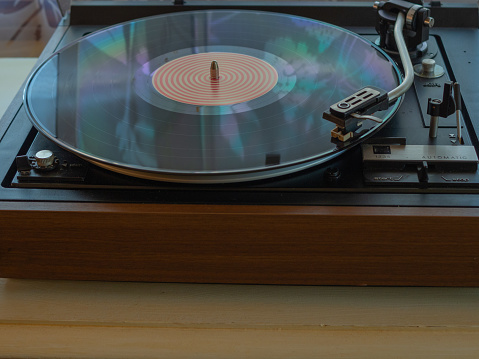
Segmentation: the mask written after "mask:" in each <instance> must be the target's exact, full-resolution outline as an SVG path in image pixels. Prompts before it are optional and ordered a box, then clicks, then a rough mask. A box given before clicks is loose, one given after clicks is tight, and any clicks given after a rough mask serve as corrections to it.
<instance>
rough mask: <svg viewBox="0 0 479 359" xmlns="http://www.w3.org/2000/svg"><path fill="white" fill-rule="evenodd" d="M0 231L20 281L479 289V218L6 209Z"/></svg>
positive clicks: (133, 207) (206, 208)
mask: <svg viewBox="0 0 479 359" xmlns="http://www.w3.org/2000/svg"><path fill="white" fill-rule="evenodd" d="M19 219H21V220H19ZM46 223H48V226H45V224H46ZM85 223H87V224H88V232H87V231H85V227H84V224H85ZM0 227H1V228H3V231H2V232H3V233H2V237H3V238H4V239H3V240H2V241H1V242H0V258H1V261H0V272H1V273H2V276H5V277H12V278H49V279H75V280H114V281H138V280H141V281H155V282H201V283H263V284H321V285H328V284H335V285H408V286H409V285H411V286H419V285H421V286H424V285H427V286H474V285H477V283H479V258H478V257H477V256H476V255H475V253H478V252H479V243H478V242H477V232H476V231H477V228H478V227H479V209H458V208H451V209H448V210H447V212H445V211H444V210H443V209H440V208H417V209H414V208H407V209H406V208H400V207H396V208H385V207H369V208H364V207H363V208H359V207H321V206H319V207H316V206H315V207H308V206H264V205H263V206H255V205H252V206H221V205H160V204H151V205H150V204H111V203H110V204H94V203H89V204H86V203H82V204H72V203H70V204H61V203H38V204H36V203H32V204H31V205H29V208H28V209H26V208H25V207H24V206H23V205H22V204H19V203H1V204H0ZM46 227H48V228H49V229H50V230H46V229H45V228H46ZM39 228H41V230H38V229H39Z"/></svg>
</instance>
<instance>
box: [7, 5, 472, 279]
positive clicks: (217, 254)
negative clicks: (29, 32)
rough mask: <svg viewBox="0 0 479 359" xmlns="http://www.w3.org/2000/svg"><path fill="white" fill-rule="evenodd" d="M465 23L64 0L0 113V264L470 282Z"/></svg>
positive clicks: (25, 270)
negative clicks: (34, 61)
mask: <svg viewBox="0 0 479 359" xmlns="http://www.w3.org/2000/svg"><path fill="white" fill-rule="evenodd" d="M478 26H479V20H478V8H477V5H467V4H466V5H464V4H460V5H458V4H455V5H449V4H442V3H440V2H435V1H433V2H431V3H430V4H426V5H424V4H422V3H420V2H406V1H402V0H390V1H386V2H376V3H374V4H369V3H368V4H365V3H364V4H363V3H358V4H351V3H319V2H314V1H307V2H298V1H295V2H222V1H215V2H201V1H190V2H183V1H174V2H159V3H154V2H146V3H143V2H132V3H129V2H119V3H105V2H98V3H95V2H77V3H75V2H74V3H73V4H72V8H71V11H70V13H69V14H68V16H67V17H66V18H65V19H64V21H63V23H62V25H61V26H59V28H58V29H57V31H56V32H55V34H54V36H53V38H52V40H51V41H50V42H49V44H48V46H47V48H46V49H45V51H44V52H43V54H42V57H41V59H40V61H39V64H38V66H37V67H36V68H35V69H34V71H33V72H32V74H31V76H30V77H29V79H28V80H27V81H26V83H25V88H24V92H23V96H22V94H19V95H18V96H17V98H16V99H15V100H14V102H13V103H12V104H11V106H10V107H9V110H8V111H7V113H6V114H5V116H4V117H3V118H2V120H1V122H0V131H1V132H0V134H1V136H0V138H1V141H0V153H1V154H2V161H1V163H0V177H1V178H2V186H1V188H0V226H1V228H2V236H1V238H0V276H2V277H14V278H51V279H81V280H118V281H161V282H202V283H267V284H321V285H323V284H324V285H326V284H328V285H329V284H335V285H434V286H436V285H446V286H476V285H479V233H477V232H478V230H479V208H478V207H479V175H478V168H477V167H478V166H477V164H478V157H477V149H478V145H479V143H478V140H477V133H478V132H477V131H478V128H477V126H478V124H479V102H478V101H477V98H478V96H479V87H478V85H477V82H478V80H479V70H478V67H477V60H478V59H479V46H478V45H479V30H478Z"/></svg>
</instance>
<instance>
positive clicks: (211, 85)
mask: <svg viewBox="0 0 479 359" xmlns="http://www.w3.org/2000/svg"><path fill="white" fill-rule="evenodd" d="M213 61H216V63H217V64H218V70H217V71H218V75H217V76H218V78H212V77H211V73H210V67H211V64H212V62H213ZM277 82H278V73H277V72H276V70H275V68H274V67H273V66H271V65H270V64H269V63H267V62H266V61H264V60H261V59H258V58H256V57H253V56H249V55H244V54H238V53H229V52H206V53H200V54H193V55H187V56H183V57H180V58H178V59H174V60H172V61H169V62H167V63H166V64H164V65H163V66H161V67H160V68H158V69H157V70H156V71H155V72H154V74H153V86H154V88H155V89H156V90H157V91H158V92H159V93H160V94H162V95H163V96H165V97H168V98H170V99H172V100H175V101H178V102H182V103H185V104H190V105H198V106H222V105H233V104H237V103H241V102H246V101H250V100H253V99H255V98H257V97H260V96H262V95H264V94H266V93H267V92H269V91H270V90H271V89H272V88H273V87H274V86H276V83H277Z"/></svg>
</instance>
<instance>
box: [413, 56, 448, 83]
mask: <svg viewBox="0 0 479 359" xmlns="http://www.w3.org/2000/svg"><path fill="white" fill-rule="evenodd" d="M414 73H415V74H416V75H417V76H419V77H423V78H427V79H435V78H438V77H441V76H442V75H444V68H443V67H442V66H439V65H437V64H436V61H434V60H433V59H424V60H422V62H421V63H420V64H417V65H415V66H414Z"/></svg>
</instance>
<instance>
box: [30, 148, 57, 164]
mask: <svg viewBox="0 0 479 359" xmlns="http://www.w3.org/2000/svg"><path fill="white" fill-rule="evenodd" d="M35 160H36V162H37V166H38V167H39V168H47V167H49V166H51V165H53V162H54V161H55V155H54V154H53V152H52V151H50V150H42V151H38V152H37V153H36V154H35Z"/></svg>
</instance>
